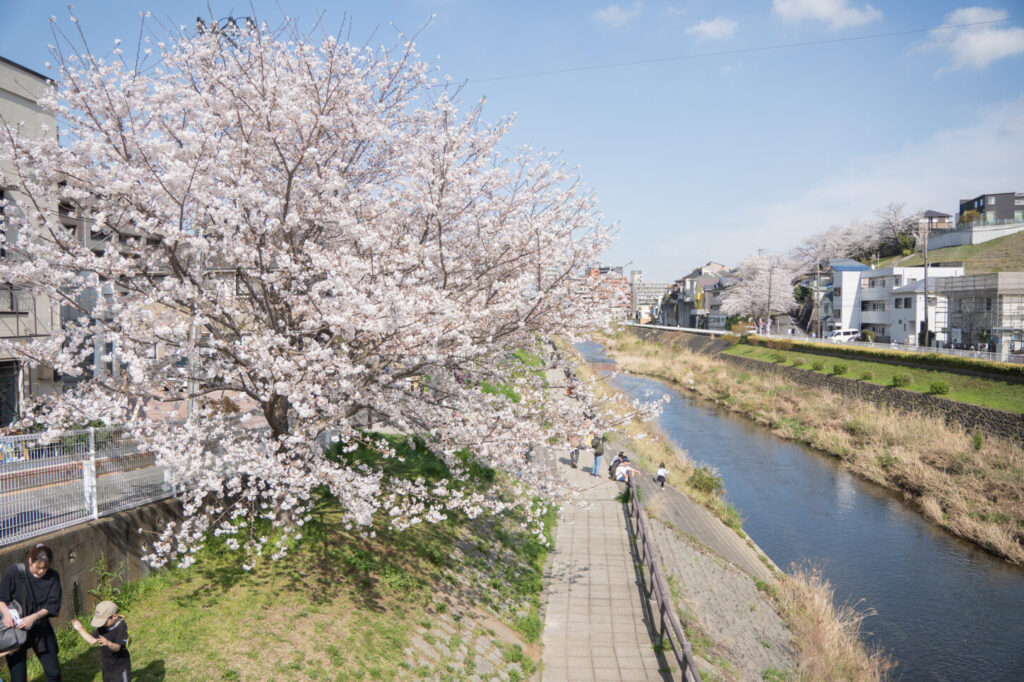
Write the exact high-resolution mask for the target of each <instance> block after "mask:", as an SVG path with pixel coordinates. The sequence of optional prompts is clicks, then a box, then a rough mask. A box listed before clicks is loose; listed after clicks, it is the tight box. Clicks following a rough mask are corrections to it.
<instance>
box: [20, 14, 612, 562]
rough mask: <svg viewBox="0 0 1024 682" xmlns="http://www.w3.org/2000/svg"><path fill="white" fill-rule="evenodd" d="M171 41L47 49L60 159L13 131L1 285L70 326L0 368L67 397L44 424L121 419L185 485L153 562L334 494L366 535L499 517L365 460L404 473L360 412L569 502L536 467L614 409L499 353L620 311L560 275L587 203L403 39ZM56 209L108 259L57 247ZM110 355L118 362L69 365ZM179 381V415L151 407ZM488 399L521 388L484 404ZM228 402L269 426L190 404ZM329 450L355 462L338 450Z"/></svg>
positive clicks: (68, 239) (40, 411) (590, 252)
mask: <svg viewBox="0 0 1024 682" xmlns="http://www.w3.org/2000/svg"><path fill="white" fill-rule="evenodd" d="M169 33H170V34H169V35H168V36H167V38H166V39H165V40H163V41H159V42H158V41H157V40H156V39H155V38H146V39H144V43H146V44H144V45H143V48H144V50H143V55H141V56H142V59H141V60H134V61H133V60H129V59H127V58H124V57H123V56H122V54H121V50H120V47H115V49H114V50H113V54H112V55H107V58H100V57H98V56H96V54H94V53H92V52H90V50H89V49H87V47H86V43H85V39H84V37H83V36H82V34H81V33H79V34H78V37H77V38H74V39H73V40H68V39H67V38H66V37H64V38H62V39H61V40H60V41H59V42H60V46H59V47H58V48H57V49H56V54H57V57H58V64H57V67H58V70H59V76H58V81H59V83H60V85H59V89H57V88H55V89H54V91H53V92H52V93H50V94H49V95H48V96H47V97H46V98H45V100H44V101H43V102H42V105H43V106H44V107H45V108H47V109H48V110H50V111H52V112H53V113H54V114H55V115H56V116H57V119H58V120H59V121H61V128H62V130H61V135H60V136H61V139H62V144H58V143H57V142H56V141H55V140H45V139H44V140H26V139H22V138H21V137H20V136H19V135H18V130H17V126H16V125H15V123H14V122H4V123H5V126H4V128H3V135H4V144H3V148H2V149H3V153H4V154H6V155H7V156H8V157H9V161H10V163H11V164H12V165H13V167H14V168H15V174H16V177H15V178H14V182H15V184H16V188H17V190H18V191H19V192H21V193H22V194H23V195H24V196H25V197H27V200H26V201H25V202H23V203H24V204H25V205H24V206H23V208H24V211H23V214H24V215H23V217H22V218H21V219H19V220H18V224H17V225H16V227H17V230H16V231H17V234H18V237H17V239H16V241H12V242H11V243H8V244H7V248H8V251H9V253H13V254H15V255H14V256H13V257H9V258H7V259H4V260H3V262H2V263H0V276H2V277H3V279H4V280H6V281H9V282H19V283H22V284H25V285H27V286H31V287H33V288H34V289H35V290H36V291H37V292H39V293H40V294H45V295H46V296H48V297H50V298H51V299H53V300H55V301H59V302H60V304H61V305H62V306H64V307H65V309H66V310H67V311H71V312H72V313H73V314H71V315H68V316H67V322H66V324H65V325H64V328H63V329H62V330H60V331H59V332H58V333H55V334H54V335H53V336H52V337H48V338H43V339H37V340H35V341H33V342H31V343H29V344H26V345H18V346H9V350H11V351H12V352H17V353H18V354H19V355H20V356H21V357H23V358H25V359H26V360H28V361H29V362H31V363H42V364H46V365H49V366H51V367H53V368H55V369H56V370H58V371H59V372H60V373H62V374H63V375H65V376H68V377H78V378H79V379H80V381H79V383H77V385H76V386H75V388H74V390H69V391H66V392H65V393H64V394H62V395H59V396H55V397H51V398H47V399H44V400H41V401H40V402H39V403H38V404H37V405H35V407H34V409H35V412H36V416H35V418H36V419H37V420H40V421H43V422H46V423H48V424H50V425H51V426H52V427H54V428H58V427H60V426H61V425H66V424H68V423H71V422H76V421H81V420H85V419H102V420H105V421H106V422H107V423H130V424H132V429H133V433H134V434H135V435H136V436H137V437H139V438H140V439H141V440H142V441H143V442H144V444H145V447H147V448H150V449H151V450H152V451H153V452H154V453H156V457H157V461H158V463H159V464H161V465H164V466H166V467H167V468H168V470H169V471H170V474H171V476H172V477H173V479H174V481H175V482H176V483H177V484H178V485H179V486H180V488H179V489H180V490H184V491H185V492H184V493H183V495H184V499H183V502H184V510H185V518H184V521H183V522H182V523H181V524H180V525H178V526H175V527H171V528H168V529H167V532H166V533H165V534H164V535H163V537H162V538H161V539H160V541H159V542H158V543H157V544H156V548H155V549H156V555H155V556H156V559H157V560H166V559H167V558H170V557H174V556H178V557H179V559H181V561H182V562H183V563H185V564H187V563H189V562H190V556H191V553H192V552H193V551H194V550H195V548H197V547H198V546H200V545H201V543H202V539H203V537H204V536H205V535H206V534H207V533H209V532H215V533H218V534H224V535H227V536H228V537H229V543H230V544H233V545H234V546H241V547H244V548H245V549H246V551H248V552H249V554H250V555H255V554H259V553H262V552H264V551H267V552H268V553H271V554H274V555H275V556H279V555H280V554H281V552H282V551H283V550H282V549H281V548H282V547H284V544H283V541H282V544H281V545H279V546H278V547H277V548H276V551H275V548H274V547H271V546H268V545H267V542H268V540H267V539H266V537H263V536H261V535H260V534H259V533H257V532H254V528H256V527H257V526H258V522H259V520H261V519H264V520H269V521H271V522H273V523H274V524H275V525H276V526H278V527H279V528H280V529H281V532H282V533H283V537H287V536H288V535H289V533H290V534H291V535H292V536H294V534H295V533H297V532H300V531H301V525H302V523H303V522H304V520H305V519H307V518H308V511H309V509H310V505H311V503H312V500H313V499H314V497H315V491H316V490H318V489H324V488H325V489H327V490H329V491H330V493H331V494H332V495H333V496H334V497H335V498H337V500H338V501H339V502H340V504H341V506H342V507H343V509H344V510H345V513H346V514H347V518H348V520H349V521H350V522H351V523H352V524H354V525H362V526H367V525H368V524H369V523H370V522H371V519H372V517H373V515H374V514H375V513H377V512H384V513H386V514H387V515H389V517H390V518H391V521H392V523H393V524H394V525H395V526H397V527H403V526H407V525H409V524H413V523H417V522H420V521H436V520H438V519H441V518H443V517H444V515H445V514H446V513H447V512H449V511H451V510H453V509H461V510H464V511H467V512H469V513H471V514H476V513H480V512H481V511H483V510H486V509H490V510H500V509H501V508H502V506H503V505H504V504H506V503H503V502H501V501H500V500H501V499H507V498H505V497H503V496H499V495H494V494H487V493H481V494H474V495H470V494H463V493H460V492H459V490H457V489H455V487H454V486H452V485H450V483H451V481H442V482H440V483H437V484H434V483H430V484H427V483H425V482H423V481H422V480H400V479H390V478H386V477H385V476H384V475H383V473H382V471H381V470H380V469H377V468H373V467H370V466H367V465H365V464H361V463H360V462H358V461H355V460H354V459H352V458H351V457H349V456H348V455H349V454H351V453H352V452H353V451H354V450H355V448H356V447H357V446H359V445H363V446H368V447H375V448H378V449H380V450H381V451H382V452H383V453H384V455H385V456H386V457H387V456H394V453H393V452H391V451H390V450H389V449H388V447H387V445H386V444H385V443H382V442H378V441H375V440H374V439H373V438H372V437H370V436H367V435H365V434H364V432H363V431H361V430H360V429H359V428H358V426H359V423H358V421H359V419H360V418H361V417H360V416H361V415H367V414H370V415H372V417H373V418H374V419H375V420H378V421H383V422H387V423H390V424H393V425H394V426H396V427H397V428H399V429H402V430H404V431H406V432H409V433H416V434H421V435H422V436H424V437H425V438H426V439H427V440H428V442H429V446H430V447H431V448H432V449H433V450H434V451H435V452H437V453H438V454H439V455H440V456H442V457H443V458H444V459H445V461H446V462H447V464H448V465H449V467H450V469H451V471H452V480H453V481H454V480H457V479H459V478H462V477H464V476H465V475H466V470H467V469H466V466H465V462H464V459H463V458H461V457H459V456H458V453H459V452H460V451H463V450H468V451H469V452H471V456H472V457H473V458H475V460H476V461H478V462H479V463H481V464H484V465H486V466H488V467H493V468H494V469H497V470H498V471H499V472H506V473H508V474H510V475H509V476H508V477H505V478H503V479H502V480H504V481H505V483H504V485H506V486H508V487H509V488H510V489H512V490H513V492H514V493H515V498H514V499H515V500H516V502H513V503H522V501H523V500H525V499H527V498H528V497H529V496H532V495H535V494H538V493H539V494H542V495H545V496H548V497H555V498H557V497H559V496H561V495H564V494H565V493H566V490H565V488H564V486H563V485H562V484H561V483H560V482H559V481H560V479H558V478H557V477H556V476H554V475H552V474H551V473H550V472H549V471H548V469H547V467H545V466H544V465H543V464H542V463H541V462H539V461H529V460H528V459H527V458H526V457H525V456H524V455H525V453H526V452H527V451H528V449H529V448H530V447H531V446H533V445H537V444H540V443H550V444H554V445H559V444H566V443H569V442H572V441H574V440H575V439H577V438H578V437H579V434H582V433H587V432H588V431H593V430H594V428H595V427H594V425H593V424H592V423H590V422H589V420H591V419H597V420H598V422H599V424H598V426H597V428H598V429H601V428H602V420H603V419H605V417H603V416H602V415H604V414H605V412H604V411H602V410H601V409H600V406H599V405H596V404H595V401H594V399H593V397H592V395H593V394H592V393H591V392H590V391H589V390H587V389H586V387H581V389H580V390H578V391H577V392H576V394H577V396H578V397H579V399H578V400H571V399H570V400H565V399H561V400H557V399H553V392H552V391H550V390H545V388H544V385H543V381H542V378H540V377H538V376H536V374H535V373H533V372H531V371H527V370H528V368H526V367H525V366H524V365H523V363H522V362H520V361H519V360H517V359H516V357H515V356H514V355H513V353H514V352H515V351H516V350H517V349H523V348H525V349H532V348H534V347H535V346H536V344H537V343H538V341H539V340H543V339H546V338H549V337H551V336H553V335H570V336H571V335H574V334H578V333H580V332H583V331H585V330H588V329H592V328H595V327H597V326H599V325H602V324H604V323H605V322H606V320H607V311H606V310H603V309H601V308H600V307H598V306H595V305H593V304H591V303H589V302H588V300H587V299H588V298H589V297H585V296H580V295H579V291H580V287H581V286H585V282H583V281H581V280H578V279H575V278H574V277H575V275H576V274H577V273H578V272H580V271H581V269H582V268H583V266H585V265H586V264H588V263H592V262H595V261H598V260H599V255H600V253H601V252H602V251H603V250H604V248H605V247H606V245H607V244H608V234H607V230H606V228H605V227H604V226H603V225H602V223H601V220H600V216H599V214H598V213H597V209H596V204H595V198H594V196H593V195H592V193H590V192H589V191H587V190H586V189H585V188H584V187H583V186H582V184H581V181H580V179H579V178H578V177H576V176H575V175H574V174H573V172H572V171H571V169H569V168H567V167H566V166H565V164H564V163H563V162H562V161H560V160H559V159H558V157H557V156H553V155H546V154H537V153H533V152H531V151H530V150H528V149H523V150H518V151H513V152H511V153H509V152H504V151H503V149H504V147H503V140H505V136H506V133H507V132H508V130H509V127H510V125H511V121H510V120H507V119H504V120H500V121H498V122H496V123H486V122H485V121H484V119H483V117H482V112H481V108H480V106H479V105H477V106H475V107H472V108H470V109H469V110H468V111H460V109H459V105H458V101H457V92H456V91H454V90H453V89H452V88H451V87H450V86H448V85H447V81H446V80H445V79H440V78H438V77H437V76H436V69H435V68H434V67H432V66H430V65H429V64H426V63H424V62H422V61H419V59H418V57H417V55H416V53H415V50H414V46H413V45H412V44H411V43H410V42H402V43H401V44H400V45H398V46H397V47H395V48H376V49H372V48H368V47H357V46H353V45H350V44H348V43H345V42H342V41H339V40H337V39H335V38H333V37H324V38H322V39H317V40H314V39H312V38H310V37H308V36H306V35H303V34H301V33H299V32H298V30H297V29H296V28H295V26H294V25H291V24H288V23H286V24H285V26H284V27H283V28H281V29H276V30H271V29H268V28H267V27H266V25H262V26H259V27H256V26H252V27H250V28H248V29H239V30H234V31H230V32H224V31H205V32H196V33H192V32H189V31H186V30H185V29H184V28H182V29H181V30H179V31H171V32H169ZM402 40H403V41H404V39H402ZM150 41H152V42H150ZM150 50H152V51H153V52H152V54H149V56H148V57H146V56H145V55H146V54H148V53H149V52H150ZM57 202H66V203H71V204H73V205H74V206H75V207H76V209H77V211H78V212H79V213H80V214H81V215H82V216H84V217H85V218H86V219H87V220H89V221H91V222H90V224H91V225H92V229H93V231H94V233H98V234H103V235H106V236H107V237H108V239H107V240H106V242H105V246H104V247H103V248H99V249H97V248H96V247H95V244H90V243H82V242H81V241H78V240H76V239H75V238H74V236H73V235H70V234H69V233H68V232H67V231H66V230H65V229H64V228H63V227H62V225H61V223H60V220H59V216H58V215H57V212H56V211H55V207H56V205H57ZM11 233H12V234H13V233H14V231H13V230H12V232H11ZM98 345H99V347H106V348H108V349H110V350H108V351H107V352H106V353H105V354H104V357H103V358H102V360H103V361H104V362H110V363H114V364H116V365H117V366H119V367H120V368H121V371H120V372H113V371H101V372H96V373H95V376H93V374H94V373H93V372H92V370H91V369H89V368H88V367H84V365H85V364H87V360H88V359H89V358H91V357H92V356H93V354H94V349H95V348H96V347H97V346H98ZM183 385H184V386H185V387H186V388H187V394H188V396H189V398H190V399H191V401H192V402H194V404H195V409H194V411H193V413H192V415H191V417H190V418H189V419H188V420H187V421H186V422H185V423H172V422H170V421H167V420H160V419H157V418H155V417H152V416H147V413H148V412H150V411H151V410H148V408H149V407H151V406H153V405H154V404H156V403H158V402H159V401H164V400H168V399H170V398H173V397H176V396H175V395H174V394H173V393H172V394H171V395H169V394H168V388H169V387H170V388H171V389H173V388H174V387H181V386H183ZM495 385H500V386H503V387H507V388H508V389H509V390H506V391H485V390H483V388H482V387H485V386H495ZM223 395H229V396H235V397H236V399H237V401H238V402H241V403H242V404H243V405H248V406H251V407H252V413H253V414H255V415H256V416H258V418H259V424H257V426H258V428H253V427H252V425H251V424H247V423H245V421H244V420H240V419H238V417H237V415H231V414H227V413H225V412H224V411H223V410H220V409H217V408H216V406H215V405H214V403H213V402H212V401H210V400H205V399H204V398H209V397H219V396H223ZM513 398H514V399H513ZM140 408H141V409H140ZM609 419H610V418H609ZM324 434H331V437H332V439H335V440H337V441H339V442H340V443H341V444H342V447H341V450H342V455H340V456H339V457H337V458H328V457H327V456H325V454H324V451H323V450H322V448H321V447H320V446H319V445H318V444H317V442H316V441H317V438H318V437H320V438H321V440H322V439H323V438H324ZM499 478H501V477H499ZM510 481H511V482H510Z"/></svg>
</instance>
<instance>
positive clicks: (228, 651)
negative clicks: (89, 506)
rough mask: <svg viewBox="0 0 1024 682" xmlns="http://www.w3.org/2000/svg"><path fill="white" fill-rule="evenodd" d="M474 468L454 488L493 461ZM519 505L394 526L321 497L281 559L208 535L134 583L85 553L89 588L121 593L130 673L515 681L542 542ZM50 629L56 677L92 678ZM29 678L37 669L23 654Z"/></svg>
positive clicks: (84, 652) (526, 667) (411, 464)
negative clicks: (360, 527) (187, 554)
mask: <svg viewBox="0 0 1024 682" xmlns="http://www.w3.org/2000/svg"><path fill="white" fill-rule="evenodd" d="M388 439H389V440H390V441H391V442H392V444H393V445H394V446H395V447H396V450H397V451H398V453H399V455H400V456H401V457H402V459H401V460H398V459H392V460H389V463H388V466H394V467H401V468H403V469H405V470H406V473H408V471H413V470H415V471H416V472H418V473H420V474H421V475H423V477H424V478H426V479H431V478H436V477H440V476H444V475H446V474H447V467H446V466H445V464H444V463H443V462H442V461H441V460H439V459H438V458H436V457H434V456H433V455H432V454H430V453H429V452H427V451H426V449H425V448H423V446H422V444H419V447H416V448H410V447H409V443H408V442H407V441H406V439H405V438H404V437H395V436H388ZM356 454H357V456H360V457H362V458H363V459H365V460H367V461H369V460H372V459H374V457H373V456H372V455H371V454H370V453H368V452H361V453H356ZM474 474H475V475H474V476H473V477H472V479H471V480H470V481H469V482H468V483H467V486H470V487H474V486H477V485H483V484H484V483H485V482H486V480H487V479H489V478H493V475H494V474H493V472H492V471H490V470H483V469H480V470H478V471H476V472H474ZM525 519H526V515H525V513H524V512H514V513H509V514H506V515H504V516H497V517H496V516H490V517H481V518H478V519H475V520H470V519H468V518H466V517H465V516H464V515H462V514H452V515H451V516H450V518H449V519H448V520H446V521H444V522H441V523H438V524H418V525H416V526H414V527H412V528H411V529H409V530H405V531H400V532H399V531H394V530H392V529H390V528H389V525H388V523H387V519H386V518H383V516H381V517H380V518H377V519H376V521H375V524H374V527H373V529H372V531H373V532H372V533H371V532H359V531H357V530H354V529H348V528H346V525H347V524H346V523H345V521H344V519H343V514H342V510H341V509H340V508H339V507H338V505H337V503H336V502H334V501H333V498H328V497H326V496H325V497H324V498H323V499H322V500H321V501H320V503H319V504H318V508H317V511H316V513H315V514H314V518H313V521H312V523H309V524H307V525H306V527H305V528H304V536H303V538H302V539H301V540H299V541H297V542H295V543H294V546H293V547H291V549H290V552H289V555H288V557H287V558H286V559H283V560H280V561H270V560H264V559H260V560H259V561H258V562H257V564H256V566H255V567H254V568H253V569H252V570H251V571H246V570H244V569H243V568H242V557H241V556H239V555H238V554H237V553H235V552H231V551H229V550H227V548H226V547H225V546H224V544H223V542H221V541H219V540H217V539H213V540H211V541H210V543H209V544H208V545H207V547H206V548H205V549H204V550H202V552H201V554H200V556H199V559H198V561H197V562H196V564H195V565H193V566H192V567H190V568H188V569H170V570H163V571H159V572H157V573H155V574H153V575H151V576H149V577H148V578H145V579H143V580H141V581H139V582H136V583H131V584H126V585H123V586H122V585H120V584H119V582H118V580H117V578H116V574H117V571H116V570H115V571H113V572H111V571H109V570H108V569H106V568H104V567H98V569H97V570H98V571H102V573H101V575H102V574H106V575H107V578H108V579H107V581H106V586H105V587H104V588H103V589H102V590H100V592H102V594H97V595H95V597H96V599H97V600H98V599H100V598H112V599H114V600H115V601H116V602H117V603H118V604H119V605H120V606H121V611H122V614H123V615H124V617H125V620H126V621H127V622H128V626H129V632H130V634H131V645H130V651H131V654H132V667H133V679H135V680H141V681H146V680H164V679H168V680H172V679H173V680H260V681H265V680H289V681H291V680H362V679H366V680H396V679H429V680H445V679H452V680H457V679H468V678H470V677H473V676H474V675H479V676H480V677H482V678H483V679H501V680H524V679H527V678H528V677H530V675H532V674H533V673H534V672H536V670H537V668H538V665H539V664H538V661H539V659H540V652H539V649H538V643H539V639H540V632H541V621H540V618H539V606H540V590H541V576H542V571H543V566H544V560H545V556H546V554H547V547H545V545H544V543H543V542H541V541H540V540H538V538H537V537H536V536H534V535H533V534H532V533H529V532H527V531H525V530H524V529H523V522H524V521H525ZM554 519H555V513H554V510H551V509H549V510H548V513H547V514H546V516H545V517H544V520H545V523H546V525H547V529H548V531H549V532H548V537H549V538H550V530H551V527H552V526H553V524H554ZM268 532H269V529H268ZM88 606H89V607H91V606H92V603H90V604H89V605H88ZM88 615H89V614H83V615H82V618H83V620H86V619H87V618H88ZM58 637H59V640H60V645H61V651H60V658H61V662H62V667H63V672H64V679H65V680H68V681H69V682H75V681H77V680H89V681H92V680H96V681H98V680H100V679H101V678H100V663H99V652H98V651H97V650H96V649H91V648H89V647H88V646H87V645H86V644H85V643H84V642H83V641H82V640H81V639H80V638H79V637H78V636H77V634H76V633H74V632H73V631H71V630H70V629H63V630H61V631H60V632H59V633H58ZM29 679H30V680H40V681H41V680H42V679H43V676H42V671H41V669H40V668H39V665H38V662H36V661H35V660H34V659H33V660H32V661H31V664H30V675H29Z"/></svg>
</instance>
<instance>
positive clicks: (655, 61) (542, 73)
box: [466, 16, 1024, 83]
mask: <svg viewBox="0 0 1024 682" xmlns="http://www.w3.org/2000/svg"><path fill="white" fill-rule="evenodd" d="M1021 19H1024V16H1017V17H1009V18H1007V19H992V20H989V21H975V22H971V23H968V24H947V25H944V26H935V27H932V28H915V29H910V30H907V31H893V32H891V33H870V34H867V35H862V36H850V37H848V38H827V39H824V40H808V41H804V42H799V43H781V44H779V45H764V46H761V47H744V48H738V49H735V50H719V51H717V52H695V53H693V54H685V55H677V56H675V57H652V58H650V59H637V60H634V61H628V62H608V63H606V64H590V65H586V66H574V67H569V68H564V69H551V70H549V71H527V72H524V73H516V74H510V75H507V76H492V77H490V78H470V79H468V80H467V81H466V82H467V83H490V82H494V81H506V80H514V79H517V78H533V77H536V76H554V75H558V74H563V73H578V72H580V71H599V70H601V69H614V68H619V67H623V66H642V65H645V64H661V63H664V62H680V61H686V60H689V59H703V58H705V57H727V56H730V55H737V54H750V53H755V52H771V51H774V50H788V49H791V48H796V47H813V46H815V45H832V44H835V43H851V42H856V41H859V40H874V39H876V38H894V37H898V36H907V35H915V34H918V33H930V32H932V31H945V30H953V29H958V28H969V27H971V26H986V25H990V24H1002V23H1006V22H1010V21H1019V20H1021Z"/></svg>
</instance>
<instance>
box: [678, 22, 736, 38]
mask: <svg viewBox="0 0 1024 682" xmlns="http://www.w3.org/2000/svg"><path fill="white" fill-rule="evenodd" d="M736 25H737V24H736V22H735V21H733V20H732V19H727V18H726V17H715V18H714V19H712V20H711V21H707V20H705V21H701V22H700V23H697V24H694V25H693V26H691V27H689V28H688V29H686V32H687V33H689V34H690V35H696V36H700V37H702V38H710V39H712V40H721V39H723V38H728V37H729V36H731V35H732V34H733V33H735V32H736Z"/></svg>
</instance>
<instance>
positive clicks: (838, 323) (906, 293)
mask: <svg viewBox="0 0 1024 682" xmlns="http://www.w3.org/2000/svg"><path fill="white" fill-rule="evenodd" d="M963 274H964V269H963V266H955V267H933V268H928V279H929V282H931V283H932V284H933V285H934V282H933V281H932V280H933V278H938V277H960V276H962V275H963ZM923 279H924V268H923V267H912V268H911V267H907V268H904V267H891V268H883V269H880V270H852V269H851V270H836V271H835V272H833V273H832V305H831V310H830V311H829V312H830V315H829V317H828V318H827V320H826V321H827V324H828V327H827V328H828V329H829V330H832V329H860V330H868V331H871V332H873V333H874V334H875V336H876V338H877V339H878V340H879V341H890V340H895V341H898V342H901V343H907V342H909V343H914V342H915V341H914V339H916V338H917V331H918V330H919V329H920V323H921V322H923V321H924V305H925V303H924V283H923V281H922V280H923ZM914 285H916V286H914ZM928 291H929V303H928V328H929V329H930V330H932V331H936V330H940V329H943V328H944V327H945V318H944V317H943V324H942V325H937V324H936V316H937V315H942V316H944V315H945V309H944V304H940V303H939V302H938V300H937V298H936V296H935V294H934V286H929V287H928ZM908 306H909V307H908Z"/></svg>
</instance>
